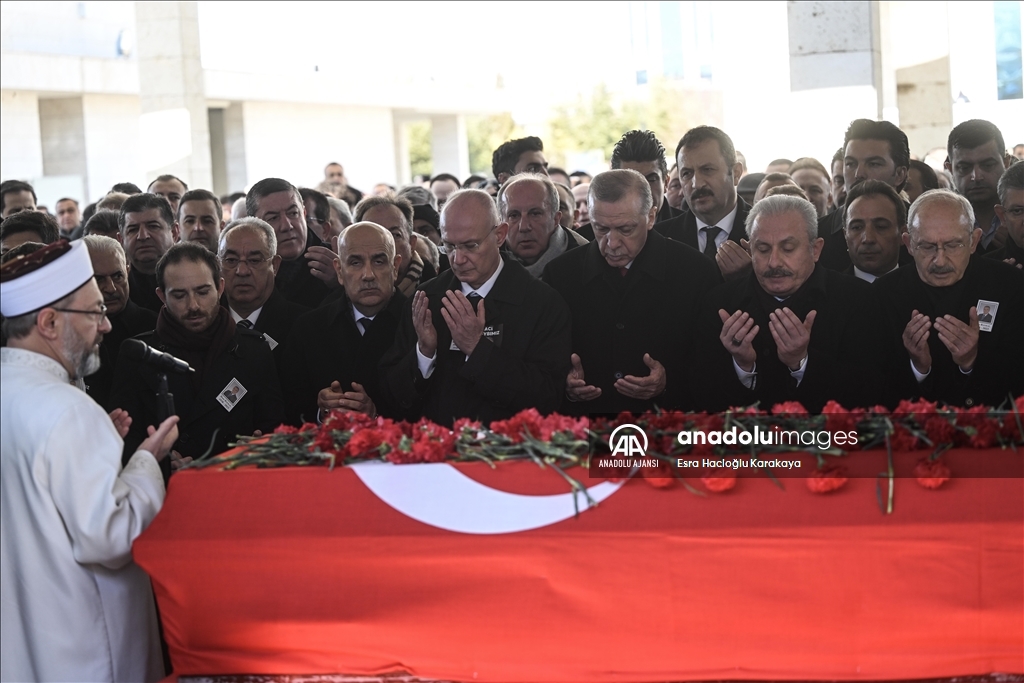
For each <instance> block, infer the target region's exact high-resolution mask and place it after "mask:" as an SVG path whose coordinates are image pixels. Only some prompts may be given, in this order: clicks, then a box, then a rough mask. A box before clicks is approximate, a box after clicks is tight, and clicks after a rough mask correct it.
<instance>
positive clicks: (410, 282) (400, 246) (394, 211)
mask: <svg viewBox="0 0 1024 683" xmlns="http://www.w3.org/2000/svg"><path fill="white" fill-rule="evenodd" d="M355 218H356V221H357V222H363V221H369V222H371V223H376V224H377V225H380V226H382V227H383V228H384V229H385V230H387V231H388V232H390V233H391V236H392V238H394V242H395V253H396V254H398V256H400V257H401V260H400V261H399V264H398V281H397V283H396V285H395V286H396V287H397V288H398V291H400V292H401V293H402V294H403V295H404V296H407V297H409V296H412V295H413V292H415V291H416V288H417V287H418V286H419V284H420V283H421V282H426V281H427V280H429V279H431V278H432V277H434V276H435V275H437V271H436V270H435V269H434V267H433V265H430V264H427V263H425V262H424V261H423V257H421V256H420V255H419V253H418V252H417V251H416V242H417V241H418V237H417V235H416V233H415V232H413V229H412V226H413V220H414V218H415V212H414V209H413V206H412V204H411V203H410V202H409V200H408V199H406V198H405V197H396V196H395V195H394V194H392V193H391V192H388V193H387V194H383V195H375V196H372V197H365V198H364V199H363V200H362V201H361V202H359V204H357V205H356V214H355Z"/></svg>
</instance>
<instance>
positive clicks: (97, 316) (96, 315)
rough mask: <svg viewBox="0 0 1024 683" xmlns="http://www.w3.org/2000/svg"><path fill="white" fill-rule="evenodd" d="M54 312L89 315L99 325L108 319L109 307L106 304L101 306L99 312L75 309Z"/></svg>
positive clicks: (57, 309) (62, 309) (60, 309)
mask: <svg viewBox="0 0 1024 683" xmlns="http://www.w3.org/2000/svg"><path fill="white" fill-rule="evenodd" d="M53 310H55V311H60V312H61V313H79V314H81V315H88V316H90V317H91V318H92V321H93V322H94V323H96V324H97V325H98V324H99V323H102V322H103V319H104V318H106V317H107V307H106V305H105V304H100V310H98V311H80V310H77V309H74V308H55V309H53Z"/></svg>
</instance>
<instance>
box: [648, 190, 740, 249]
mask: <svg viewBox="0 0 1024 683" xmlns="http://www.w3.org/2000/svg"><path fill="white" fill-rule="evenodd" d="M736 207H737V208H736V220H734V221H733V223H732V231H731V232H730V233H729V239H730V240H732V241H733V242H736V243H737V244H739V242H740V240H741V239H744V240H745V239H747V228H746V224H747V214H748V213H750V205H749V204H747V203H746V202H745V201H743V198H742V197H736ZM654 229H655V230H657V231H658V232H660V233H661V234H662V235H664V236H665V237H668V238H669V239H672V240H675V241H677V242H682V243H683V244H685V245H687V246H689V247H691V248H693V249H697V245H698V242H697V216H696V215H694V213H693V212H692V211H684V212H683V213H682V214H680V215H678V216H676V217H675V218H672V219H670V220H667V221H663V222H661V223H655V224H654ZM712 260H714V259H712Z"/></svg>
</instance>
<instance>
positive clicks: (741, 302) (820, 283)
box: [700, 265, 885, 412]
mask: <svg viewBox="0 0 1024 683" xmlns="http://www.w3.org/2000/svg"><path fill="white" fill-rule="evenodd" d="M783 307H786V308H789V309H790V310H792V311H793V312H794V313H796V315H797V316H798V317H799V318H800V320H805V319H806V317H807V314H808V312H810V311H811V310H816V311H817V317H816V318H815V321H814V325H813V327H812V328H811V339H810V344H809V345H808V347H807V366H806V369H805V371H804V377H803V381H801V382H800V384H799V385H797V384H796V381H795V380H794V379H793V377H792V376H791V375H790V372H789V369H788V368H787V367H786V366H785V364H784V363H783V362H782V361H780V360H779V357H778V347H777V345H776V343H775V339H774V337H773V336H772V333H771V331H770V329H769V327H768V322H769V318H768V314H769V313H771V312H772V311H773V310H775V309H776V308H783ZM719 309H724V310H725V311H726V312H728V313H730V314H731V313H734V312H735V311H737V310H742V311H745V312H746V313H749V314H750V315H751V316H752V317H753V318H754V321H755V323H756V324H757V325H758V326H759V327H760V330H759V331H758V333H757V336H756V337H755V338H754V350H755V351H756V352H757V365H756V372H757V378H756V383H755V385H754V388H753V390H751V389H747V388H746V387H745V386H744V385H743V384H741V383H740V381H739V379H738V378H737V376H736V371H735V368H734V366H733V361H732V356H731V355H730V354H729V352H728V351H727V350H726V349H725V347H724V346H723V345H722V342H721V341H720V340H719V335H720V334H721V331H722V320H721V318H720V317H719V315H718V310H719ZM877 310H878V307H877V304H876V303H875V293H874V289H873V288H872V286H871V285H869V284H868V283H867V282H864V281H863V280H858V279H857V278H854V277H850V276H847V275H843V274H841V273H836V272H834V271H830V270H827V269H825V268H822V267H821V266H820V265H818V266H816V267H815V269H814V272H813V273H812V274H811V276H810V277H809V278H808V279H807V281H806V282H805V283H804V285H803V286H802V287H801V288H800V289H799V290H798V291H797V292H796V293H795V294H793V295H792V296H790V297H789V298H788V299H786V300H785V301H783V302H781V303H780V302H778V301H776V299H775V298H774V297H772V296H771V295H769V294H768V293H767V292H765V291H764V289H762V288H761V285H760V283H759V282H758V281H757V278H756V277H755V276H754V274H753V273H751V274H750V275H748V276H747V277H744V278H742V279H739V280H730V281H727V282H726V283H725V284H724V285H722V286H720V287H718V288H716V289H715V290H714V291H712V292H711V295H710V296H709V300H708V305H707V307H706V308H705V310H704V312H703V314H702V324H701V339H702V341H701V349H702V350H703V351H704V353H705V354H706V355H705V356H703V358H702V359H701V360H702V367H701V370H700V372H701V377H702V379H701V386H700V391H701V393H702V395H704V396H707V404H706V405H703V406H701V409H705V410H724V409H726V408H728V407H730V406H739V405H750V404H752V403H754V402H755V401H759V402H760V404H761V407H762V408H763V409H765V410H770V409H771V407H772V406H773V405H775V404H776V403H781V402H783V401H799V402H800V403H802V404H803V405H804V407H805V408H807V409H808V410H809V411H811V412H815V411H820V410H821V408H822V406H824V405H825V403H826V402H827V401H829V400H830V399H834V400H836V401H838V402H839V403H841V404H842V405H843V406H844V407H846V408H854V407H857V406H868V405H875V404H877V403H881V402H883V401H884V398H885V392H884V390H883V389H882V386H883V385H882V380H881V374H880V369H879V359H880V358H881V355H882V336H881V333H880V330H879V327H878V324H877V322H876V321H877Z"/></svg>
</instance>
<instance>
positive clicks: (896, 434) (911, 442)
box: [889, 425, 917, 451]
mask: <svg viewBox="0 0 1024 683" xmlns="http://www.w3.org/2000/svg"><path fill="white" fill-rule="evenodd" d="M893 428H894V429H893V433H892V436H890V437H889V443H890V444H892V449H893V450H894V451H912V450H914V449H916V448H917V437H916V436H914V435H913V434H911V433H910V432H909V431H907V429H906V428H905V427H904V426H903V425H893Z"/></svg>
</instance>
